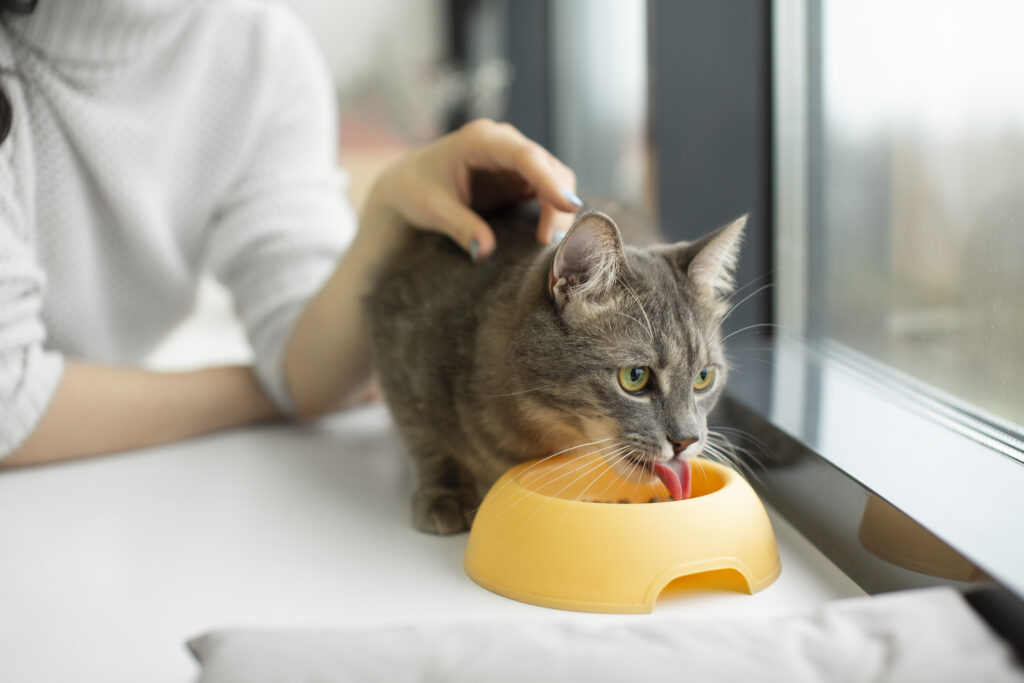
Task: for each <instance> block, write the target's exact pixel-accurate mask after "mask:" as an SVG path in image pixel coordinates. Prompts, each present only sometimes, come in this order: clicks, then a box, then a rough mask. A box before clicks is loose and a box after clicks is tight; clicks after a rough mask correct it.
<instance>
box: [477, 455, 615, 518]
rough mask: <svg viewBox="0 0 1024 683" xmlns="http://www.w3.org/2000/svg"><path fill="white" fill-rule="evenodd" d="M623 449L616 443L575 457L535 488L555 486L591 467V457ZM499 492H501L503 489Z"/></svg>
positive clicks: (523, 495) (525, 491)
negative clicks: (609, 450) (564, 478)
mask: <svg viewBox="0 0 1024 683" xmlns="http://www.w3.org/2000/svg"><path fill="white" fill-rule="evenodd" d="M623 447H624V446H623V445H622V444H621V443H618V442H615V443H612V444H610V445H606V446H604V447H602V449H598V450H596V451H591V452H589V453H584V454H580V455H578V456H573V457H572V458H571V459H570V460H569V461H567V462H565V463H563V464H562V465H561V466H559V467H557V468H554V469H553V470H552V472H550V474H551V475H554V476H552V477H551V478H547V479H545V478H544V476H542V477H541V478H539V479H538V481H536V482H534V486H535V487H537V488H540V487H543V486H550V485H551V484H553V483H554V482H556V481H558V480H559V479H561V478H563V477H566V476H570V475H572V474H574V473H575V472H579V471H580V470H581V469H584V468H585V467H587V466H588V465H590V464H591V463H590V461H589V460H588V458H589V457H590V456H594V455H601V454H602V452H603V451H606V450H608V449H613V450H614V451H613V452H612V453H617V452H618V451H621V450H623ZM550 457H551V456H549V458H550ZM602 457H606V456H602ZM545 460H546V459H545ZM581 460H582V461H583V462H582V464H581V463H580V462H579V461H581ZM599 462H600V461H599ZM540 464H541V463H535V465H531V466H530V467H529V468H527V470H528V469H531V468H532V467H535V466H537V465H540ZM570 465H574V467H571V468H569V466H570ZM525 471H526V470H523V472H525ZM521 474H522V473H520V475H519V476H521ZM513 480H514V479H509V481H507V482H506V483H505V485H508V483H510V482H511V481H513ZM505 485H503V486H502V488H504V487H505ZM569 485H571V482H570V484H569ZM499 490H501V488H500V489H499ZM559 493H560V492H559ZM529 494H530V492H529V490H523V494H522V496H520V497H519V498H518V499H516V500H515V501H514V502H513V503H511V504H510V505H509V506H507V507H506V508H505V509H503V510H502V511H501V512H499V513H497V515H496V517H501V516H502V515H504V514H505V513H506V512H508V511H509V510H511V509H512V508H514V507H515V506H516V505H518V504H519V503H520V502H522V501H523V500H524V499H526V498H528V497H529Z"/></svg>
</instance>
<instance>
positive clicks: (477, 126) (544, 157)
mask: <svg viewBox="0 0 1024 683" xmlns="http://www.w3.org/2000/svg"><path fill="white" fill-rule="evenodd" d="M374 190H375V191H374V192H372V193H371V200H370V201H380V202H384V203H386V204H387V205H388V206H389V207H390V208H391V209H392V210H393V211H395V212H396V213H397V214H398V215H399V216H400V217H401V218H402V219H404V220H405V221H406V222H408V223H410V224H412V225H415V226H417V227H419V228H424V229H427V230H434V231H436V232H440V233H442V234H445V235H448V236H449V237H451V238H452V239H453V240H455V242H457V243H458V244H459V245H461V246H462V248H463V249H465V250H466V251H467V252H468V253H469V254H470V256H471V257H472V258H473V259H474V260H479V259H482V258H486V257H487V256H489V255H490V254H491V253H492V252H493V251H494V248H495V239H494V233H493V232H492V231H491V228H490V227H489V226H488V225H487V223H486V222H485V221H484V220H483V219H482V218H481V217H480V215H479V214H478V213H476V211H477V210H479V211H486V210H491V209H495V208H499V207H501V206H503V205H506V204H511V203H514V202H517V201H522V200H524V199H528V198H530V197H536V198H537V200H538V201H539V203H540V222H539V224H538V226H537V241H538V242H540V243H541V244H548V243H550V242H551V240H552V237H553V236H554V235H556V234H558V233H562V234H564V233H565V231H567V230H568V229H569V227H570V225H571V224H572V220H573V217H574V215H575V213H576V210H577V209H579V208H580V206H582V202H580V200H579V198H578V197H577V196H576V194H575V193H576V175H575V174H574V173H573V172H572V171H571V170H570V169H569V168H568V167H566V166H565V165H564V164H563V163H562V162H560V161H559V160H558V159H556V158H555V157H554V156H552V155H551V153H549V152H548V151H547V150H545V149H544V148H543V147H541V146H540V145H538V144H537V143H535V142H533V141H532V140H530V139H529V138H527V137H526V136H524V135H523V134H522V133H520V132H519V131H518V130H516V128H515V127H513V126H511V125H510V124H507V123H495V122H494V121H490V120H488V119H478V120H476V121H472V122H471V123H467V124H466V125H464V126H462V127H461V128H459V129H458V130H457V131H455V132H453V133H449V134H448V135H445V136H444V137H442V138H440V139H439V140H437V141H436V142H434V143H432V144H430V145H427V146H425V147H421V148H419V149H417V150H415V151H413V152H412V153H410V154H409V155H407V156H406V157H403V158H402V159H401V160H399V161H398V162H396V163H395V164H394V165H392V166H391V167H390V168H388V169H387V170H386V171H385V172H384V173H383V174H382V175H381V177H380V178H379V179H378V181H377V183H376V186H375V188H374Z"/></svg>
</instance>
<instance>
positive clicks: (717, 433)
mask: <svg viewBox="0 0 1024 683" xmlns="http://www.w3.org/2000/svg"><path fill="white" fill-rule="evenodd" d="M722 432H731V433H733V434H735V435H736V436H737V437H738V438H741V439H744V440H746V441H749V442H750V443H751V444H753V445H754V446H755V447H757V450H758V451H759V452H758V453H757V454H756V455H757V456H759V457H762V458H763V459H764V460H771V459H772V454H771V450H770V449H769V448H768V445H767V444H765V442H764V441H762V440H761V439H759V438H757V437H756V436H754V435H753V434H751V433H750V432H747V431H745V430H743V429H737V428H735V427H723V426H716V427H712V428H711V429H709V430H708V435H709V436H714V437H716V438H717V439H719V440H720V441H723V442H724V443H725V444H727V445H728V447H729V448H733V449H735V450H738V451H741V452H743V453H746V454H747V455H748V456H750V459H751V460H752V461H753V462H754V463H755V464H757V465H759V466H760V467H761V468H762V469H764V468H765V465H764V463H763V462H762V461H761V460H760V459H759V458H758V457H755V454H754V453H751V452H750V450H749V449H746V448H743V447H742V446H739V445H738V444H735V443H733V442H732V440H730V439H729V438H728V437H727V436H726V435H725V434H723V433H722Z"/></svg>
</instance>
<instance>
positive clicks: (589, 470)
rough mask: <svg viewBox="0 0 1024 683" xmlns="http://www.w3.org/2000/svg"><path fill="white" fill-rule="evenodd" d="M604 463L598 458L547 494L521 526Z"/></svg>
mask: <svg viewBox="0 0 1024 683" xmlns="http://www.w3.org/2000/svg"><path fill="white" fill-rule="evenodd" d="M624 448H625V447H624ZM605 464H606V463H605V462H603V461H601V460H598V461H597V462H595V463H591V464H590V467H589V468H587V470H586V471H585V472H584V473H583V474H581V475H579V476H578V477H576V478H575V479H573V480H572V481H570V482H569V483H568V484H566V485H565V486H563V487H562V488H560V489H559V490H558V491H557V492H556V493H555V494H554V495H551V496H548V497H547V499H546V500H545V501H544V502H543V503H541V504H540V505H539V506H538V507H537V509H536V510H534V511H533V512H532V513H531V514H530V516H529V517H527V518H526V519H525V520H523V527H525V526H526V525H527V524H529V523H530V520H532V519H533V518H534V517H536V516H537V513H539V512H540V511H541V510H543V509H544V508H546V507H547V506H548V505H549V504H550V503H551V501H552V499H554V498H560V497H561V496H562V494H563V493H564V492H565V491H567V490H568V489H569V488H570V487H571V486H573V485H574V484H575V483H576V482H578V481H579V480H580V479H582V478H583V477H585V476H587V475H589V474H592V473H593V472H594V471H595V470H597V469H599V468H601V467H602V466H604V465H605Z"/></svg>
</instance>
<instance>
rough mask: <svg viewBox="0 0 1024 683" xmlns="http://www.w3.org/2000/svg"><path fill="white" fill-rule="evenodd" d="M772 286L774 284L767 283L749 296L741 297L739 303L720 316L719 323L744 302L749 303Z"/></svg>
mask: <svg viewBox="0 0 1024 683" xmlns="http://www.w3.org/2000/svg"><path fill="white" fill-rule="evenodd" d="M774 286H775V283H774V282H769V283H768V284H766V285H761V286H760V287H758V288H757V289H755V290H754V291H753V292H751V293H750V294H747V295H746V296H745V297H743V298H742V299H740V300H739V301H737V302H736V303H734V304H733V305H732V306H730V307H729V310H728V311H726V312H725V315H723V316H722V320H721V322H722V323H724V322H725V321H726V320H727V319H728V318H729V316H730V315H732V314H733V313H734V312H735V311H736V309H737V308H739V307H740V306H742V305H743V304H745V303H746V302H748V301H750V299H752V298H753V297H755V296H757V295H758V294H760V293H761V292H763V291H765V290H768V289H771V288H772V287H774ZM737 293H738V292H737ZM719 325H721V323H719Z"/></svg>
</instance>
